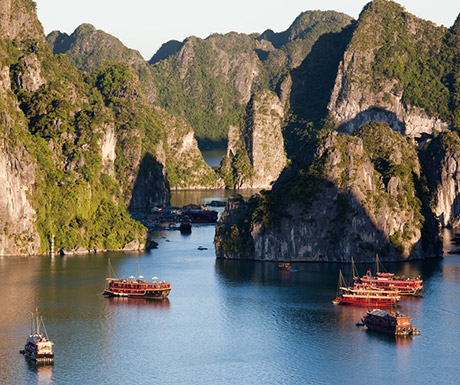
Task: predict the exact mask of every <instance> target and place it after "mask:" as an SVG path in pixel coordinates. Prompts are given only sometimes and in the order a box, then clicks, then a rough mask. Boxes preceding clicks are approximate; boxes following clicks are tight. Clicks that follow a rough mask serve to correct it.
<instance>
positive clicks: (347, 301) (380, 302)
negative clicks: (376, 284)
mask: <svg viewBox="0 0 460 385" xmlns="http://www.w3.org/2000/svg"><path fill="white" fill-rule="evenodd" d="M332 302H333V303H334V304H340V305H354V306H371V307H375V306H379V307H388V306H395V305H396V304H397V302H398V301H397V300H393V299H392V300H388V299H375V298H372V299H367V298H336V299H335V300H334V301H332Z"/></svg>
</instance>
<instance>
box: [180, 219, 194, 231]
mask: <svg viewBox="0 0 460 385" xmlns="http://www.w3.org/2000/svg"><path fill="white" fill-rule="evenodd" d="M179 230H180V232H181V234H190V233H191V232H192V222H191V221H190V218H189V217H187V216H184V217H183V218H182V221H181V223H180V227H179Z"/></svg>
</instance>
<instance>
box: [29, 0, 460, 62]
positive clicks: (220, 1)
mask: <svg viewBox="0 0 460 385" xmlns="http://www.w3.org/2000/svg"><path fill="white" fill-rule="evenodd" d="M35 2H36V3H37V12H38V18H39V20H40V21H41V23H42V25H43V27H44V29H45V33H46V34H49V33H50V32H51V31H54V30H58V31H61V32H65V33H67V34H69V35H70V34H71V33H72V32H73V31H74V30H75V29H76V28H77V27H78V26H79V25H80V24H82V23H90V24H93V25H94V26H95V27H96V28H97V29H101V30H103V31H105V32H107V33H109V34H111V35H113V36H115V37H117V38H118V39H120V40H121V41H122V43H123V44H124V45H125V46H127V47H129V48H133V49H136V50H138V51H139V52H140V53H141V54H142V56H143V57H144V58H145V59H146V60H148V59H150V58H151V57H152V56H153V54H154V53H155V52H156V51H157V50H158V48H160V46H161V45H162V44H163V43H165V42H167V41H169V40H173V39H174V40H179V41H182V40H184V39H185V38H186V37H188V36H191V35H194V36H198V37H201V38H205V37H207V36H209V35H210V34H211V33H215V32H217V33H227V32H230V31H236V32H241V33H252V32H259V33H260V32H263V31H265V30H266V29H272V30H274V31H275V32H281V31H284V30H286V29H287V28H288V27H289V26H290V25H291V23H292V22H293V21H294V19H295V18H296V17H297V16H298V15H299V14H300V13H301V12H304V11H308V10H323V11H326V10H334V11H338V12H343V13H346V14H348V15H350V16H352V17H354V18H355V19H356V18H358V16H359V13H360V12H361V10H362V8H363V7H364V5H366V4H367V3H368V1H367V0H303V1H302V0H232V1H228V0H160V1H158V0H78V1H68V0H67V1H66V0H35ZM398 3H399V4H401V5H403V6H404V7H405V8H406V10H407V11H408V12H410V13H412V14H414V15H416V16H418V17H420V18H422V19H426V20H431V21H433V22H434V23H436V24H438V25H441V24H442V25H445V26H446V27H450V26H452V24H453V23H454V21H455V19H456V18H457V16H458V14H459V13H460V3H457V1H453V0H435V1H433V0H400V1H398Z"/></svg>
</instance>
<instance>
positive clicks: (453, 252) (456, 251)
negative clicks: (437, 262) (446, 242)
mask: <svg viewBox="0 0 460 385" xmlns="http://www.w3.org/2000/svg"><path fill="white" fill-rule="evenodd" d="M447 254H460V249H450V250H448V251H447Z"/></svg>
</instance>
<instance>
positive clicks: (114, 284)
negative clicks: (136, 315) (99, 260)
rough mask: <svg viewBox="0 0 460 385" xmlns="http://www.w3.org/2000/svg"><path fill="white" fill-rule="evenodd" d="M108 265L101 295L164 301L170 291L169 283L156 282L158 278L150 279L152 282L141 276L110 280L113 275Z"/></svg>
mask: <svg viewBox="0 0 460 385" xmlns="http://www.w3.org/2000/svg"><path fill="white" fill-rule="evenodd" d="M112 273H113V268H112V267H111V264H110V259H109V267H108V274H107V275H108V277H107V278H106V281H107V287H106V289H105V290H104V292H103V293H102V294H103V295H105V296H108V297H130V298H145V299H157V300H163V299H166V298H167V297H168V295H169V292H170V291H171V283H169V282H166V281H158V277H152V281H147V280H145V279H144V277H143V276H142V275H139V274H137V278H136V277H134V276H131V277H129V278H124V277H123V278H112V277H113V276H114V275H115V274H112Z"/></svg>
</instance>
